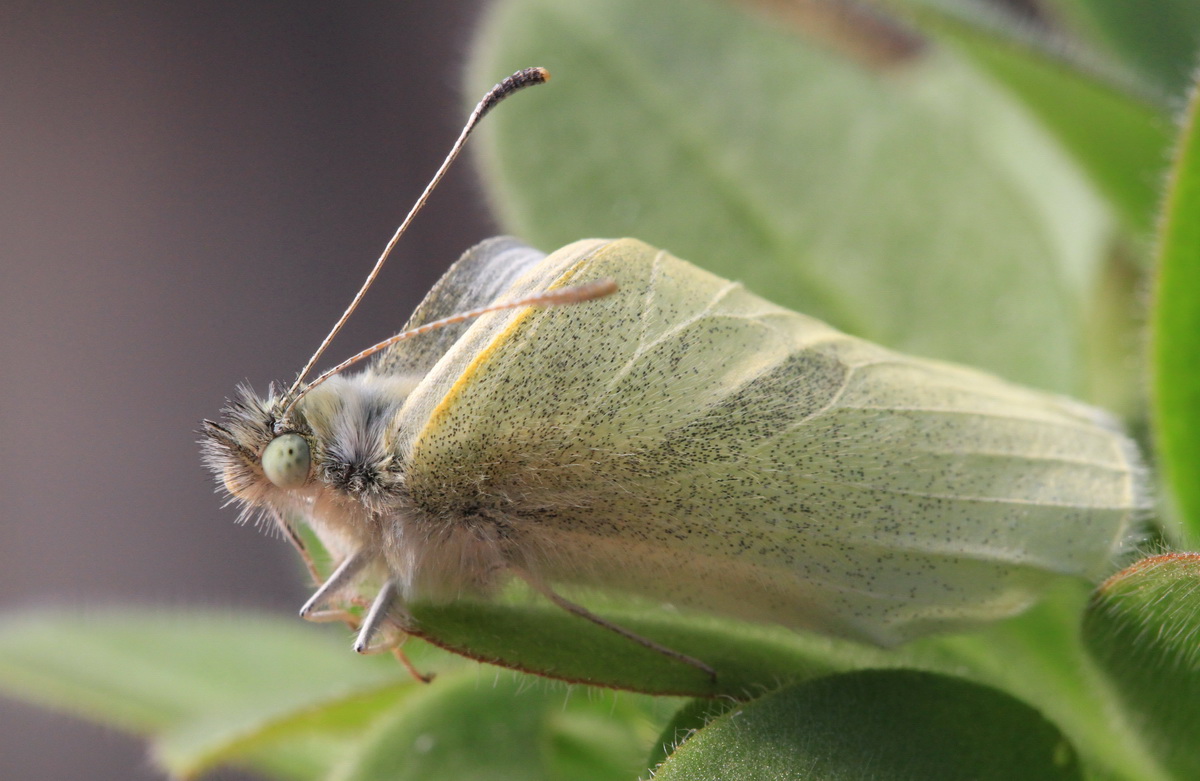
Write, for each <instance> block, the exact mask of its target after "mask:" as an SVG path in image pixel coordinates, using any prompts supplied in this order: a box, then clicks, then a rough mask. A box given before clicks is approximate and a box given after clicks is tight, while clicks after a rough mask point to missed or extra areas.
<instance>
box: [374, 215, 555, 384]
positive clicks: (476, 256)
mask: <svg viewBox="0 0 1200 781" xmlns="http://www.w3.org/2000/svg"><path fill="white" fill-rule="evenodd" d="M545 257H546V255H545V253H543V252H539V251H538V250H535V249H533V248H532V247H529V246H527V245H525V244H522V243H521V242H520V241H517V240H516V239H513V238H510V237H508V236H497V237H495V238H491V239H487V240H486V241H483V242H480V243H479V244H476V245H475V246H474V247H472V248H471V249H469V250H467V251H466V252H465V253H463V256H462V257H461V258H459V259H458V260H457V261H455V263H454V265H452V266H451V267H450V268H449V269H448V270H447V271H446V273H445V274H443V275H442V278H441V279H439V280H438V281H437V283H436V284H435V285H434V286H433V288H432V289H431V290H430V291H429V293H428V294H426V296H425V298H424V300H422V301H421V303H420V305H419V306H417V308H416V310H415V311H414V312H413V314H412V316H411V317H410V318H409V319H408V322H407V323H405V324H404V328H403V329H401V330H404V331H407V330H409V329H412V328H416V327H417V326H420V325H424V324H425V323H429V322H432V321H434V320H441V319H442V318H444V317H449V316H451V315H455V314H458V313H460V312H466V311H469V310H471V309H478V308H479V307H483V306H487V305H488V304H491V303H492V302H494V301H495V300H496V298H497V297H498V296H499V295H500V294H501V293H503V292H504V291H505V290H507V289H508V288H509V287H511V286H512V284H513V282H514V281H515V280H516V279H517V278H518V277H520V276H521V275H522V274H524V273H525V272H526V271H528V270H529V268H530V267H532V266H534V265H536V264H537V263H538V262H539V261H541V260H542V259H543V258H545ZM470 326H471V323H469V322H467V323H458V324H455V325H449V326H446V327H444V328H439V329H437V330H435V331H431V332H429V333H428V334H423V335H422V336H421V337H420V338H417V339H408V340H406V341H403V342H398V343H396V344H395V345H393V346H392V347H390V348H388V349H387V350H385V351H384V352H383V353H381V354H380V355H379V357H378V358H376V359H375V362H374V364H373V368H374V370H375V372H376V373H379V374H410V375H417V376H419V375H422V374H424V373H425V372H427V371H429V370H430V369H431V368H433V365H434V364H435V363H437V361H438V359H439V358H441V357H442V355H443V354H444V353H445V352H446V351H447V350H448V349H449V348H450V346H451V345H452V344H454V342H455V341H456V340H457V339H458V338H459V337H461V336H462V335H463V333H464V332H465V331H466V330H467V329H468V328H469V327H470Z"/></svg>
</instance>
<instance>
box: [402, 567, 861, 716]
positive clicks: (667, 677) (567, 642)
mask: <svg viewBox="0 0 1200 781" xmlns="http://www.w3.org/2000/svg"><path fill="white" fill-rule="evenodd" d="M580 601H581V602H582V603H583V604H586V605H587V606H588V609H590V610H592V611H593V612H595V613H597V614H599V615H601V616H603V617H604V618H605V619H607V620H609V621H612V622H613V623H615V624H617V625H618V626H621V627H623V628H625V629H628V630H631V631H633V632H635V633H637V634H639V635H641V636H643V637H646V638H649V639H651V640H654V641H656V642H658V643H660V644H662V645H664V646H666V647H667V648H670V649H673V650H675V651H678V652H680V653H683V654H687V655H690V656H692V657H693V658H696V659H699V660H700V661H702V662H704V663H706V664H708V665H710V666H711V667H713V668H714V669H716V671H717V677H716V680H715V681H714V680H712V679H711V678H710V676H709V675H708V674H707V673H705V672H704V671H702V670H699V669H697V668H696V667H693V666H691V665H688V664H686V663H683V662H681V661H679V660H677V659H673V658H669V657H667V656H664V655H663V654H662V653H659V652H658V651H654V650H651V649H649V648H646V647H644V646H641V645H638V644H637V643H635V642H633V641H631V640H629V639H628V638H625V637H622V636H621V635H619V634H617V633H615V632H613V631H611V630H608V629H604V628H602V627H599V626H596V625H595V624H592V623H590V622H588V621H586V620H584V619H582V618H579V617H578V616H575V615H572V614H570V613H567V612H566V611H564V610H562V609H561V608H559V607H557V606H555V605H552V604H549V603H547V602H544V601H537V600H535V601H530V600H529V595H528V594H527V592H526V591H525V590H524V589H522V588H521V587H520V586H519V585H518V586H517V587H515V588H513V589H512V590H511V592H510V593H509V595H508V596H507V599H506V601H502V602H494V603H487V602H478V601H472V600H466V599H461V600H458V601H456V602H453V603H449V604H442V605H430V604H423V603H417V604H414V605H411V606H410V607H411V610H412V613H413V615H414V616H415V617H416V619H417V622H418V626H417V627H416V628H415V629H414V631H415V632H416V633H417V634H418V635H419V636H420V637H422V638H424V639H426V640H428V641H429V642H431V643H434V644H435V645H438V646H441V647H443V648H446V649H448V650H451V651H454V652H455V653H460V654H463V655H465V656H468V657H470V658H473V659H478V660H480V661H487V662H493V663H496V664H501V665H503V666H505V667H510V668H513V669H516V670H521V671H525V672H533V673H536V674H538V675H544V676H547V677H551V678H557V679H559V680H563V681H568V682H573V683H587V684H593V685H600V686H606V687H613V688H619V689H629V690H632V691H638V692H645V693H650V694H674V695H691V696H703V697H715V696H730V697H737V698H740V699H744V698H745V697H748V696H752V695H753V694H756V693H759V692H761V691H763V689H764V688H765V687H766V686H771V685H778V683H779V682H780V681H782V680H803V679H805V678H809V677H812V676H815V675H823V674H825V673H828V672H830V671H832V670H837V669H844V668H845V666H846V665H857V666H862V665H865V664H878V663H880V662H879V660H880V659H881V657H882V656H883V652H881V651H880V650H879V649H874V648H868V647H866V646H862V645H859V644H857V643H851V642H847V641H838V640H831V639H829V638H824V637H819V636H816V635H812V634H808V633H798V632H792V631H790V630H787V629H784V628H782V627H770V626H763V625H761V624H750V623H744V622H740V621H732V620H729V619H726V618H718V617H715V616H707V615H700V614H695V613H687V614H684V613H677V612H675V611H672V610H670V609H667V608H664V607H663V606H662V605H660V604H658V603H654V602H651V601H643V600H636V599H632V598H621V599H615V598H611V597H607V596H605V595H602V594H599V593H589V594H588V595H587V597H586V598H585V599H582V600H580Z"/></svg>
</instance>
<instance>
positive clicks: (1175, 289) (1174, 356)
mask: <svg viewBox="0 0 1200 781" xmlns="http://www.w3.org/2000/svg"><path fill="white" fill-rule="evenodd" d="M1198 111H1200V92H1193V94H1192V100H1191V104H1190V106H1189V107H1188V113H1187V120H1186V123H1185V125H1184V128H1183V134H1182V136H1181V138H1180V142H1179V147H1178V149H1177V151H1176V156H1175V163H1174V165H1173V166H1172V169H1171V180H1170V184H1169V186H1168V190H1167V199H1166V203H1165V204H1164V206H1163V217H1162V229H1161V235H1160V238H1159V252H1158V279H1157V280H1156V281H1155V285H1154V305H1153V310H1152V313H1151V317H1152V321H1151V329H1152V348H1151V362H1152V366H1153V373H1154V376H1153V380H1152V391H1153V397H1154V399H1153V402H1154V403H1153V409H1152V410H1151V412H1152V415H1153V421H1154V428H1155V440H1156V442H1157V445H1158V462H1159V465H1160V466H1161V469H1162V477H1163V482H1164V483H1165V485H1166V487H1167V489H1168V492H1169V498H1170V499H1172V500H1174V503H1175V506H1176V509H1177V510H1178V515H1177V520H1178V522H1179V524H1180V528H1178V529H1177V531H1178V532H1179V533H1180V535H1181V536H1183V537H1184V539H1185V540H1187V541H1188V543H1189V544H1191V545H1195V544H1197V543H1200V370H1198V369H1197V367H1198V366H1200V122H1198V121H1197V112H1198Z"/></svg>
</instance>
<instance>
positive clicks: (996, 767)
mask: <svg viewBox="0 0 1200 781" xmlns="http://www.w3.org/2000/svg"><path fill="white" fill-rule="evenodd" d="M655 778H656V779H657V781H672V780H673V779H699V778H703V779H706V781H720V780H721V779H731V780H732V779H737V780H738V781H754V780H755V779H764V781H765V780H766V779H770V781H790V780H791V779H796V781H800V780H801V779H805V780H809V779H812V780H815V779H838V780H839V781H840V780H841V779H858V778H863V779H866V778H870V779H879V780H880V781H884V780H886V779H893V778H894V779H917V778H921V779H926V778H947V779H950V778H971V779H979V780H980V781H987V779H996V781H1009V780H1010V779H1016V778H1019V779H1023V781H1035V780H1037V779H1079V778H1082V775H1081V771H1080V767H1079V763H1078V761H1077V760H1076V758H1075V753H1074V751H1073V750H1072V749H1071V747H1070V744H1069V743H1068V742H1067V740H1066V738H1064V737H1063V736H1062V734H1060V733H1059V732H1058V730H1057V729H1055V728H1054V726H1053V725H1052V724H1050V722H1048V721H1046V720H1045V719H1044V718H1043V717H1042V716H1041V715H1040V714H1039V713H1038V712H1037V711H1035V710H1034V709H1032V708H1030V707H1029V706H1028V705H1025V704H1024V703H1022V702H1020V701H1018V700H1016V699H1014V698H1012V697H1010V696H1008V695H1006V694H1002V693H1001V692H998V691H996V690H994V689H990V688H987V687H984V686H979V685H978V684H973V683H968V682H966V681H962V680H958V679H955V678H951V677H948V676H942V675H933V674H929V673H920V672H914V671H909V670H873V671H864V672H857V673H848V674H845V675H837V676H831V677H828V678H822V679H820V680H816V681H810V682H808V683H805V684H801V685H798V686H794V687H791V688H787V689H784V690H782V691H779V692H775V693H773V694H769V695H767V696H765V697H763V698H761V699H759V700H756V701H754V702H751V703H749V704H747V705H744V706H741V707H739V708H736V709H734V710H732V711H731V712H730V713H728V714H726V715H725V716H722V717H721V718H719V719H717V720H716V721H714V722H712V723H711V724H709V725H708V726H707V727H705V728H704V729H702V730H701V731H700V732H698V733H697V734H695V735H694V736H693V737H691V738H689V739H688V740H687V741H685V742H684V743H683V745H681V746H680V747H679V748H678V749H677V750H676V751H675V753H674V754H672V755H671V757H670V758H669V759H668V760H667V761H666V763H664V764H663V765H662V766H661V767H660V769H659V771H658V774H657V775H656V776H655Z"/></svg>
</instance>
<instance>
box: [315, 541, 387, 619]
mask: <svg viewBox="0 0 1200 781" xmlns="http://www.w3.org/2000/svg"><path fill="white" fill-rule="evenodd" d="M369 562H370V557H368V556H366V555H365V554H363V553H362V552H361V551H360V552H358V553H352V554H350V555H349V556H347V557H346V560H345V561H343V562H342V563H341V564H339V565H338V567H337V569H335V570H334V571H333V574H331V575H330V576H329V578H328V579H327V580H326V581H325V582H324V583H322V584H321V587H320V588H318V589H317V590H316V592H315V593H313V595H312V596H311V597H309V598H308V601H307V602H305V603H304V606H303V607H301V608H300V617H301V618H303V619H306V620H308V621H343V620H345V616H346V615H347V613H346V611H344V610H317V608H318V607H320V605H321V604H322V603H324V602H325V600H327V599H328V598H329V597H330V596H331V595H332V594H334V593H335V592H336V591H338V590H340V589H342V588H344V587H345V586H346V585H348V584H349V583H350V581H351V580H353V579H354V576H355V575H357V574H358V573H359V572H361V571H362V569H363V567H365V566H366V565H367V564H368V563H369Z"/></svg>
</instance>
